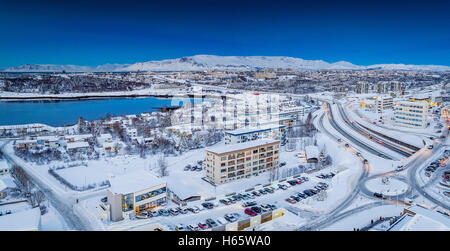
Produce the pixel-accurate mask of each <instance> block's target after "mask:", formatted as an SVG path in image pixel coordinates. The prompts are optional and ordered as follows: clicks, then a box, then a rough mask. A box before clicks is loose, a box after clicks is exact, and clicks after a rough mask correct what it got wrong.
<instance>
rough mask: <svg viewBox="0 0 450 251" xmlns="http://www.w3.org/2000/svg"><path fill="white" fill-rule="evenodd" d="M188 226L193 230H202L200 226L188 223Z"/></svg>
mask: <svg viewBox="0 0 450 251" xmlns="http://www.w3.org/2000/svg"><path fill="white" fill-rule="evenodd" d="M188 228H189V229H190V230H191V231H199V230H200V229H199V227H197V226H194V225H188Z"/></svg>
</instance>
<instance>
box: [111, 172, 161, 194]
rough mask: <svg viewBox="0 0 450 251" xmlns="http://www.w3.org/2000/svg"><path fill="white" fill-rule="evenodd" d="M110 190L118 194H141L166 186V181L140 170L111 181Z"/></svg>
mask: <svg viewBox="0 0 450 251" xmlns="http://www.w3.org/2000/svg"><path fill="white" fill-rule="evenodd" d="M109 182H110V183H111V187H110V188H109V190H110V191H111V192H113V193H116V194H128V193H134V192H139V191H142V190H145V189H148V188H151V187H155V186H158V185H162V184H164V181H163V180H161V179H159V178H157V177H156V176H154V175H152V174H150V173H149V172H147V171H145V170H138V171H134V172H130V173H127V174H124V175H120V176H117V177H114V178H112V179H110V180H109Z"/></svg>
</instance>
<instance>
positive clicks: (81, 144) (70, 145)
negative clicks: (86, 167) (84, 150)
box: [67, 141, 89, 149]
mask: <svg viewBox="0 0 450 251" xmlns="http://www.w3.org/2000/svg"><path fill="white" fill-rule="evenodd" d="M88 146H89V143H88V142H84V141H82V142H70V143H67V149H74V148H80V147H88Z"/></svg>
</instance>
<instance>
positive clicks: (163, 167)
mask: <svg viewBox="0 0 450 251" xmlns="http://www.w3.org/2000/svg"><path fill="white" fill-rule="evenodd" d="M157 165H158V168H159V173H160V175H161V177H164V176H167V175H169V172H168V171H167V168H168V167H169V165H168V164H167V160H166V157H165V156H164V155H161V156H159V158H158V163H157Z"/></svg>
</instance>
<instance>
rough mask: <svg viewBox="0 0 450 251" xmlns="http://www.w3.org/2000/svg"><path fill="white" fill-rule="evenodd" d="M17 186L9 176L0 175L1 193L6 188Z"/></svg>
mask: <svg viewBox="0 0 450 251" xmlns="http://www.w3.org/2000/svg"><path fill="white" fill-rule="evenodd" d="M16 187H17V185H16V183H14V179H13V178H12V177H11V176H9V175H8V176H2V175H0V191H3V190H4V189H6V188H16Z"/></svg>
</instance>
